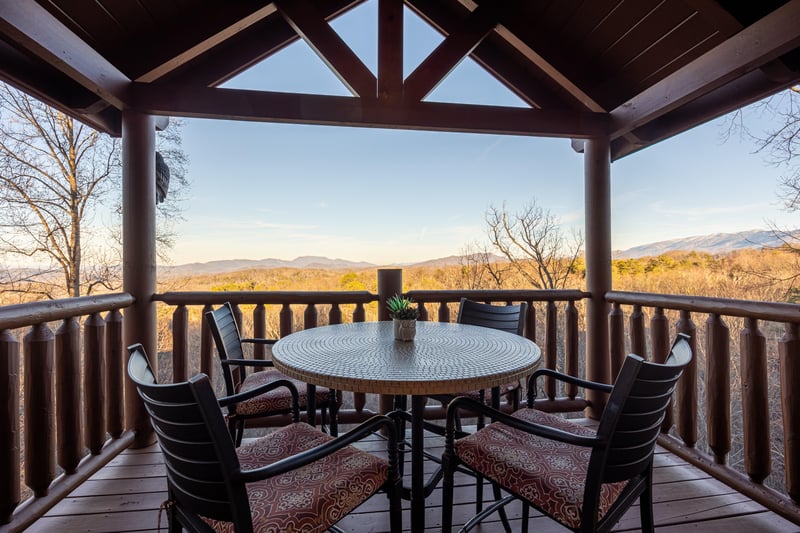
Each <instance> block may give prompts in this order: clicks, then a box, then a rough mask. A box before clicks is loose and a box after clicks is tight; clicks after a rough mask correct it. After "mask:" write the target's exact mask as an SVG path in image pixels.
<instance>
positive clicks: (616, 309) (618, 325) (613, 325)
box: [608, 303, 625, 379]
mask: <svg viewBox="0 0 800 533" xmlns="http://www.w3.org/2000/svg"><path fill="white" fill-rule="evenodd" d="M608 335H609V342H610V343H611V344H610V346H609V356H610V357H611V377H612V379H616V377H617V374H619V369H620V368H622V363H623V361H625V315H624V314H623V313H622V308H621V307H620V305H619V304H618V303H614V304H613V305H612V306H611V312H610V313H609V314H608Z"/></svg>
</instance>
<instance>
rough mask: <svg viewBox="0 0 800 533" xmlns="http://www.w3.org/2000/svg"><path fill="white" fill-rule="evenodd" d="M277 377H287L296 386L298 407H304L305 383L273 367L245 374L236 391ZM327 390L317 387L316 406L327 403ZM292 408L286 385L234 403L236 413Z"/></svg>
mask: <svg viewBox="0 0 800 533" xmlns="http://www.w3.org/2000/svg"><path fill="white" fill-rule="evenodd" d="M278 379H288V380H289V381H291V382H292V383H294V385H295V386H296V387H297V392H298V395H299V401H300V408H301V409H304V408H305V406H306V405H307V403H308V402H307V399H308V393H307V390H306V384H305V383H304V382H302V381H298V380H296V379H292V378H290V377H288V376H286V374H283V373H281V372H279V371H278V370H275V369H268V370H263V371H261V372H251V373H250V374H248V375H247V377H246V378H245V380H244V382H243V383H242V385H241V386H240V387H239V391H238V392H244V391H248V390H250V389H254V388H256V387H260V386H261V385H264V384H265V383H271V382H273V381H275V380H278ZM328 394H329V390H328V388H327V387H317V390H316V398H317V406H318V407H319V406H320V405H326V404H327V403H328ZM291 408H292V395H291V393H290V392H289V389H287V388H286V387H279V388H277V389H275V390H271V391H269V392H266V393H264V394H261V395H260V396H256V397H255V398H250V399H249V400H245V401H243V402H239V403H238V404H236V414H239V415H255V414H259V413H265V412H267V411H288V410H290V409H291Z"/></svg>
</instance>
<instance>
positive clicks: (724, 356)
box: [706, 314, 731, 465]
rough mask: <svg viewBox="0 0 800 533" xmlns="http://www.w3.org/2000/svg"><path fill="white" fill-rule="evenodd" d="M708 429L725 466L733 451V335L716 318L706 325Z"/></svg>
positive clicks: (718, 460)
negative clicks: (729, 453)
mask: <svg viewBox="0 0 800 533" xmlns="http://www.w3.org/2000/svg"><path fill="white" fill-rule="evenodd" d="M706 331H707V333H706V365H707V366H706V410H707V418H706V428H707V430H708V447H709V448H711V450H712V451H713V452H714V461H715V462H716V463H717V464H720V465H724V464H725V459H726V457H727V455H728V452H730V451H731V385H730V384H731V363H730V356H731V354H730V331H729V330H728V326H727V325H726V324H725V322H723V320H722V318H721V317H720V316H719V315H717V314H712V315H709V316H708V320H707V321H706Z"/></svg>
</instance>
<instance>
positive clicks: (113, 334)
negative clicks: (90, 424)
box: [106, 309, 127, 439]
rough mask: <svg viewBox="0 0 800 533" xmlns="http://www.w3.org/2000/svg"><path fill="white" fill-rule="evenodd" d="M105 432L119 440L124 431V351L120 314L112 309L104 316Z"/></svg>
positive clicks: (117, 310) (125, 370)
mask: <svg viewBox="0 0 800 533" xmlns="http://www.w3.org/2000/svg"><path fill="white" fill-rule="evenodd" d="M106 354H107V358H106V387H108V389H107V394H108V396H107V397H108V401H107V402H106V430H107V431H108V433H109V435H111V437H112V438H115V439H116V438H119V436H120V435H122V430H123V429H125V410H124V409H123V406H124V405H125V403H124V398H125V389H124V383H125V374H126V372H127V369H125V350H124V346H123V344H122V313H120V311H119V309H113V310H111V311H109V312H108V313H107V314H106Z"/></svg>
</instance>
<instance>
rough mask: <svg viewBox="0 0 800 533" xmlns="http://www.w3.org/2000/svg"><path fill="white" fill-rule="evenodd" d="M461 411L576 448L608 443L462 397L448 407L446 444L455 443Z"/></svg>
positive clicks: (595, 437)
mask: <svg viewBox="0 0 800 533" xmlns="http://www.w3.org/2000/svg"><path fill="white" fill-rule="evenodd" d="M459 409H464V410H466V411H471V412H472V413H475V412H479V413H481V414H483V415H486V416H488V417H490V418H491V419H492V421H493V422H501V423H503V424H505V425H507V426H510V427H512V428H514V429H518V430H520V431H524V432H526V433H531V434H533V435H537V436H539V437H543V438H546V439H550V440H556V441H559V442H565V443H567V444H574V445H576V446H585V447H591V448H594V447H602V446H605V445H606V444H607V442H606V441H605V440H604V439H600V438H599V437H597V436H591V437H589V436H586V435H576V434H574V433H569V432H568V431H562V430H560V429H556V428H552V427H550V426H544V425H542V424H535V423H532V422H526V421H524V420H521V419H519V418H516V417H514V416H511V415H509V414H506V413H503V412H501V411H498V410H496V409H492V408H491V407H489V406H488V405H484V404H482V403H480V402H478V401H475V400H473V399H472V398H467V397H466V396H460V397H458V398H456V399H455V400H453V401H452V402H450V405H448V406H447V426H446V432H447V437H446V438H445V442H453V441H452V438H453V437H452V436H453V435H454V433H455V429H456V418H458V410H459ZM473 416H474V414H473Z"/></svg>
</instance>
